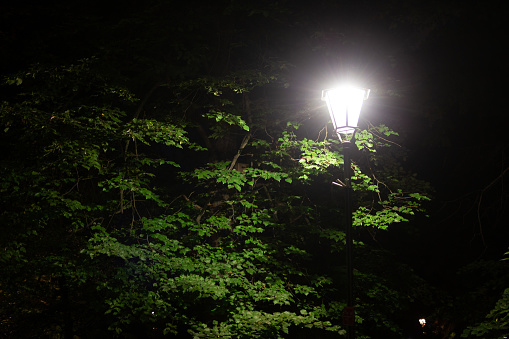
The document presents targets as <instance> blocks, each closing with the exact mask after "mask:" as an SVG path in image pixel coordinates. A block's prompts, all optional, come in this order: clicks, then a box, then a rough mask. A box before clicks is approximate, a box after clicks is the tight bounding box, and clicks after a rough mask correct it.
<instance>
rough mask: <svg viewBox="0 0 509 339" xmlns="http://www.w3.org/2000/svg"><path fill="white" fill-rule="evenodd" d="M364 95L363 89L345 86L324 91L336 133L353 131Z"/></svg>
mask: <svg viewBox="0 0 509 339" xmlns="http://www.w3.org/2000/svg"><path fill="white" fill-rule="evenodd" d="M365 96H366V90H365V89H359V88H355V87H347V86H345V87H339V88H335V89H331V90H328V91H326V92H325V101H326V102H327V106H328V108H329V113H330V116H331V120H332V123H333V125H334V129H335V130H336V132H337V133H341V134H350V133H353V132H354V131H355V128H356V127H357V124H358V122H359V116H360V113H361V108H362V103H363V101H364V99H365Z"/></svg>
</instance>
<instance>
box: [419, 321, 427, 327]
mask: <svg viewBox="0 0 509 339" xmlns="http://www.w3.org/2000/svg"><path fill="white" fill-rule="evenodd" d="M419 324H421V326H422V327H424V325H426V319H419Z"/></svg>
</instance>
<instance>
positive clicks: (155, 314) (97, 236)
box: [0, 2, 428, 338]
mask: <svg viewBox="0 0 509 339" xmlns="http://www.w3.org/2000/svg"><path fill="white" fill-rule="evenodd" d="M281 8H282V7H278V5H270V4H269V2H267V3H260V4H257V5H252V4H250V5H247V6H246V5H241V4H239V3H235V2H232V3H231V6H226V7H225V8H221V10H224V13H223V14H224V15H225V20H224V21H222V24H224V25H219V27H220V28H221V30H220V34H219V37H221V39H223V38H224V37H227V38H228V39H227V40H226V41H227V42H226V43H225V45H222V43H221V44H220V46H214V44H212V43H209V42H210V41H212V40H211V39H208V38H210V34H211V33H210V31H209V30H208V26H207V25H208V24H210V20H211V19H210V18H209V17H208V16H206V15H205V14H204V13H205V12H206V10H208V9H211V8H210V6H205V7H203V8H200V9H196V11H191V12H189V13H188V15H191V16H193V15H196V17H198V18H208V19H207V20H208V21H204V22H202V24H201V25H197V26H194V25H191V26H190V27H187V26H185V25H184V23H185V20H184V19H181V21H177V23H176V24H175V25H169V26H167V25H166V23H165V21H161V18H160V17H159V15H158V12H157V10H162V9H165V6H164V5H161V4H155V3H154V4H149V5H147V7H146V8H145V10H146V13H145V14H143V15H144V16H143V19H145V21H139V19H140V17H139V16H140V15H141V14H138V13H137V12H129V11H127V12H128V13H127V15H126V17H128V19H126V21H120V22H118V23H116V24H118V25H120V24H126V23H131V24H133V25H134V27H137V25H141V24H140V22H151V24H152V26H150V27H149V28H151V29H149V30H147V31H145V32H147V33H146V34H148V37H152V38H153V39H155V40H156V41H153V40H152V41H148V40H146V39H144V38H147V36H145V35H143V36H142V37H143V39H142V38H139V39H133V40H129V39H127V41H126V40H122V41H121V42H122V43H118V45H117V44H113V46H112V47H110V48H109V49H108V50H107V52H108V53H104V55H99V56H98V57H96V58H88V59H83V60H81V61H79V62H74V63H73V64H71V65H69V64H67V65H64V66H55V65H50V66H48V65H35V66H33V67H32V68H30V69H28V70H25V71H21V72H19V73H17V74H16V75H14V76H10V77H8V78H7V81H6V84H7V85H8V88H9V91H10V93H8V95H6V97H5V101H4V102H3V103H2V106H1V108H0V114H1V119H2V120H1V121H2V125H3V128H4V134H3V138H2V147H3V150H4V154H5V158H4V160H3V163H2V165H3V166H2V173H1V174H2V176H1V177H2V181H1V182H2V186H1V187H2V199H3V200H2V205H3V206H7V208H6V209H4V211H3V212H2V214H1V218H2V219H1V221H2V235H4V236H3V237H2V240H1V245H2V246H1V248H2V249H3V250H2V252H1V253H2V254H1V257H0V262H1V263H2V269H4V271H5V272H8V274H6V275H5V276H2V278H0V279H1V280H0V289H1V290H2V293H3V295H4V296H5V300H6V301H7V303H6V307H5V308H3V309H2V312H3V315H6V316H5V317H3V318H4V319H6V320H5V321H4V322H3V323H2V331H3V332H4V333H5V334H6V335H17V336H26V337H29V336H35V335H37V334H39V333H46V334H48V335H52V336H66V337H72V335H73V334H76V335H78V336H84V337H85V336H92V335H94V334H97V333H103V332H102V331H105V330H106V329H110V330H112V331H114V332H116V333H117V334H119V335H121V334H122V335H126V334H129V333H132V332H138V334H139V335H140V336H143V337H147V336H148V337H150V336H159V335H164V334H173V335H175V336H183V337H185V336H186V335H187V336H189V335H191V336H194V337H204V338H207V337H217V336H220V337H249V338H256V337H263V338H266V337H274V338H278V337H284V336H285V335H287V334H289V333H291V335H292V336H298V335H309V334H310V333H312V334H318V335H321V336H323V335H326V333H339V334H343V333H344V329H343V327H342V325H341V324H340V323H339V319H340V315H341V311H342V308H343V307H344V305H345V302H344V300H343V296H342V292H341V291H342V290H343V287H344V286H343V285H344V280H345V279H344V267H343V263H342V260H341V257H342V255H343V252H344V251H343V245H344V233H343V231H342V230H341V229H340V228H339V225H338V222H337V220H338V216H342V213H343V211H342V208H340V207H339V206H338V204H337V202H340V203H341V197H340V194H339V192H337V191H334V192H332V193H331V195H332V197H329V196H326V195H325V194H324V192H328V191H330V182H331V181H332V180H335V179H337V177H338V176H339V175H340V174H341V173H342V171H343V169H342V166H343V158H342V155H341V153H340V152H338V151H337V147H338V143H337V141H331V140H328V139H326V138H324V134H325V135H326V134H327V129H326V128H323V127H324V126H325V119H324V120H323V121H322V123H321V126H320V127H319V128H318V129H316V130H315V131H313V133H309V132H305V133H304V132H301V131H302V127H301V126H302V124H301V123H299V122H295V120H296V119H295V118H296V117H297V118H298V119H299V120H300V119H302V120H304V119H306V118H309V116H308V115H309V112H310V111H309V110H306V109H301V110H300V112H299V113H298V114H297V115H296V114H295V109H294V107H288V106H282V107H281V106H278V105H276V104H275V103H276V102H280V99H279V96H280V95H281V94H282V93H285V91H286V90H287V87H288V84H289V82H288V79H287V75H288V74H287V72H288V69H289V67H291V66H289V63H288V62H286V61H285V60H283V59H282V58H276V57H267V54H264V53H262V52H265V53H267V51H272V49H270V48H265V49H263V48H260V49H261V50H262V52H260V53H252V51H253V50H256V49H255V47H256V46H257V44H258V43H260V40H257V39H255V37H256V33H259V31H258V32H254V31H248V33H249V34H246V32H242V31H243V30H245V29H246V26H248V25H247V24H246V23H242V22H240V21H241V20H238V19H235V15H237V16H239V17H240V18H248V20H251V22H250V24H252V23H256V24H257V25H258V26H263V25H262V24H266V23H267V22H269V23H270V24H271V25H274V26H277V25H275V24H274V21H270V20H269V19H267V18H274V17H277V16H278V15H279V14H280V13H281V12H280V10H281ZM232 13H233V14H235V15H233V14H232ZM240 14H242V16H241V15H240ZM248 14H249V15H248ZM154 17H156V18H159V19H158V20H157V21H150V20H147V18H154ZM175 18H176V19H178V18H177V16H175ZM190 22H200V21H190ZM103 24H104V23H103ZM230 25H231V26H230ZM113 26H114V27H116V28H118V27H119V26H117V25H113ZM127 26H129V25H127ZM258 26H257V27H258ZM84 27H87V26H80V27H79V28H81V29H83V28H84ZM108 27H110V28H111V27H112V26H109V24H108ZM271 27H273V26H271ZM162 28H163V29H166V32H173V33H175V34H177V36H176V37H175V41H176V43H175V44H174V45H172V46H171V48H168V47H167V46H166V45H164V44H165V43H166V42H167V41H168V40H165V39H163V38H162V41H160V40H159V39H156V35H155V33H154V32H155V31H161V29H162ZM124 29H125V28H123V29H122V30H120V31H119V32H124ZM178 32H181V33H178ZM179 34H180V35H179ZM266 34H268V32H266ZM190 36H193V37H196V36H198V37H203V38H198V39H196V40H192V42H189V43H188V41H189V39H188V38H189V37H190ZM246 36H249V37H251V38H253V40H252V41H249V44H248V43H246V42H245V40H246ZM108 39H109V40H107V41H106V42H112V41H113V40H112V39H111V38H108ZM214 41H215V40H214ZM221 41H223V40H221ZM102 43H103V42H102V41H100V40H99V44H102ZM124 44H125V45H129V46H132V48H133V50H134V52H133V54H132V55H133V59H135V58H137V59H138V60H142V62H140V63H139V64H138V66H137V67H134V68H133V69H129V67H128V66H129V65H130V62H131V61H132V60H131V59H129V58H127V59H128V60H120V59H121V58H120V57H119V56H120V55H121V54H120V52H119V49H117V48H120V47H119V46H124ZM154 44H156V45H157V46H160V45H161V46H164V48H162V49H161V50H160V52H161V53H153V52H150V53H147V52H146V51H145V48H146V47H147V46H148V45H149V46H153V45H154ZM210 50H213V51H216V52H218V53H223V54H224V53H225V51H228V55H229V56H230V57H229V59H228V62H226V63H224V62H223V60H224V59H221V58H220V59H219V60H221V61H218V63H217V64H215V63H214V64H213V65H209V64H206V63H205V61H204V60H205V59H207V56H210V55H212V54H210V53H211V52H210ZM205 51H206V52H205ZM117 53H118V54H117ZM191 55H192V56H193V57H192V58H188V57H189V56H191ZM164 58H170V60H171V61H172V62H173V63H172V64H171V65H173V66H172V67H165V66H164V65H165V63H164V62H163V61H164ZM117 62H118V65H117V67H113V65H114V64H115V63H117ZM50 64H51V63H50ZM148 65H152V66H153V67H149V66H148ZM175 65H178V66H179V67H177V66H175ZM138 67H139V68H138ZM126 69H129V70H130V71H131V72H132V73H133V74H131V76H130V77H127V75H126V73H127V71H126ZM145 72H146V73H147V74H149V76H147V74H145ZM130 86H132V87H133V88H134V89H135V90H136V91H138V92H140V93H144V94H143V95H140V97H142V99H141V100H138V99H137V98H136V96H135V95H134V94H133V93H132V91H130V90H129V89H130ZM147 88H149V89H148V90H147ZM316 105H318V103H317V102H313V103H311V104H309V106H316ZM324 115H326V113H325V112H324ZM393 137H394V132H392V131H391V130H390V129H389V128H387V127H385V126H376V127H375V126H372V125H368V128H367V129H366V130H365V131H362V132H360V133H359V134H358V138H357V145H358V147H359V152H358V154H357V156H356V160H355V162H354V166H353V167H354V171H355V176H354V180H355V187H354V188H355V199H356V212H355V226H356V228H357V231H356V232H358V233H360V232H363V231H364V230H366V229H368V230H370V232H376V230H378V229H387V227H388V226H389V225H391V224H393V223H396V222H404V221H407V220H409V218H411V217H412V215H413V214H414V213H417V212H420V211H421V208H422V203H423V202H425V201H426V200H428V197H427V196H426V195H425V194H423V193H425V192H426V191H427V190H428V187H427V185H426V184H425V183H423V182H421V181H419V180H417V179H416V177H415V176H413V175H409V174H408V173H406V172H404V171H402V169H401V167H400V164H399V161H398V160H397V158H398V153H399V151H396V152H392V151H391V149H393V148H394V147H389V146H390V145H391V144H392V143H393V142H392V141H390V139H391V138H393ZM199 145H201V146H199ZM204 147H206V150H205V149H204ZM331 198H332V199H331ZM357 246H358V247H359V253H364V254H365V256H367V257H371V256H372V257H373V259H372V260H362V259H360V260H358V264H356V271H357V272H356V280H357V281H358V284H359V287H362V288H359V293H358V295H357V296H356V297H357V299H356V300H357V301H356V302H357V304H358V310H359V318H358V321H359V323H362V327H360V329H359V332H360V334H363V335H366V336H367V335H369V334H370V333H373V332H375V331H376V332H378V333H380V332H384V333H387V337H389V336H391V335H392V336H397V333H398V331H399V328H398V325H397V320H398V319H397V314H396V311H397V310H399V309H403V308H404V307H405V306H406V304H407V303H409V302H411V299H412V298H416V299H418V298H420V297H421V296H422V292H421V291H419V288H421V287H422V286H425V283H424V282H422V281H421V280H419V279H418V278H416V277H415V276H413V275H412V276H411V278H409V277H406V278H407V279H408V280H403V279H398V281H397V282H395V281H392V280H391V276H384V275H385V272H386V270H380V267H381V266H378V267H374V265H373V262H374V261H375V259H376V260H377V261H378V260H379V261H380V262H381V263H383V265H387V266H389V267H390V269H391V272H393V273H392V274H394V276H397V277H398V278H399V277H403V274H402V273H401V272H402V271H403V270H405V268H404V266H398V265H394V264H389V263H390V262H391V261H390V260H386V259H385V255H386V253H384V252H382V251H376V250H375V249H373V248H371V247H370V246H368V245H365V244H363V243H362V242H360V241H359V242H358V243H357ZM381 304H384V305H385V304H389V305H392V307H390V308H384V307H377V305H381ZM41 314H45V315H46V316H45V318H43V317H42V316H41ZM78 314H79V317H78V316H77V315H78ZM104 314H106V316H105V317H104ZM34 315H35V316H34ZM32 320H35V321H32ZM91 323H95V324H99V326H97V327H94V328H91V327H90V326H89V325H90V324H91ZM26 324H30V326H24V325H26ZM94 331H97V332H96V333H94Z"/></svg>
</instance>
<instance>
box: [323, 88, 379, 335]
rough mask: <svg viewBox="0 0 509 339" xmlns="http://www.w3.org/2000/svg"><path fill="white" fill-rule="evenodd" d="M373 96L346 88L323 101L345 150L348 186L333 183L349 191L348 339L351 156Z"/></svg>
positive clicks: (351, 317) (349, 320)
mask: <svg viewBox="0 0 509 339" xmlns="http://www.w3.org/2000/svg"><path fill="white" fill-rule="evenodd" d="M368 96H369V89H362V88H355V87H352V86H342V87H338V88H334V89H329V90H324V91H323V92H322V100H324V101H326V102H327V107H328V108H329V114H330V116H331V120H332V123H333V125H334V129H335V131H336V133H337V135H338V137H339V140H340V141H341V146H343V154H344V165H345V182H344V183H342V182H341V181H339V180H338V182H333V184H335V185H337V186H341V187H343V188H345V214H346V223H345V234H346V272H347V273H346V279H347V298H346V308H345V309H344V310H343V325H344V326H346V328H347V337H348V339H354V338H355V329H354V327H353V326H354V324H355V309H354V297H353V239H352V219H353V215H352V201H351V194H352V183H351V180H352V162H351V152H352V150H353V149H354V148H355V147H356V146H355V131H356V129H357V124H358V121H359V116H360V112H361V108H362V103H363V101H364V100H366V99H367V98H368ZM341 135H351V138H350V140H343V139H342V138H341Z"/></svg>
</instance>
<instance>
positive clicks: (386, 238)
mask: <svg viewBox="0 0 509 339" xmlns="http://www.w3.org/2000/svg"><path fill="white" fill-rule="evenodd" d="M156 3H158V2H157V1H147V2H143V3H142V2H136V1H124V2H119V3H110V2H104V1H102V2H100V1H87V2H84V1H72V2H67V3H64V2H57V1H53V2H51V1H47V2H41V1H16V2H14V1H11V2H3V4H2V5H0V75H2V76H6V75H9V74H13V73H15V72H16V71H18V70H21V69H24V68H26V67H28V66H29V65H30V64H33V63H54V64H64V63H68V62H73V60H76V59H79V58H83V57H90V56H93V55H99V56H101V57H102V58H104V59H105V60H107V62H108V63H109V64H110V65H118V68H119V69H118V72H119V74H122V75H123V76H125V77H130V78H131V80H130V81H131V83H132V86H133V88H134V90H135V92H137V94H138V95H139V96H140V97H143V96H144V95H145V94H146V93H147V91H148V90H149V89H150V84H151V83H153V82H154V81H155V78H156V74H162V73H164V72H159V73H157V72H156V71H154V69H156V68H157V67H161V65H159V64H158V65H150V64H148V63H145V59H147V58H153V59H156V60H158V61H159V62H160V63H161V64H164V62H165V59H164V51H165V44H171V41H172V40H177V41H183V40H185V39H187V40H189V39H191V41H193V39H196V40H195V42H196V46H195V47H196V48H199V44H200V42H201V41H204V40H206V39H207V38H208V36H207V34H204V33H203V32H196V33H197V34H196V35H194V32H195V31H194V30H193V27H192V26H193V21H192V20H196V18H201V19H203V20H205V21H206V22H207V23H208V24H209V25H210V31H211V32H213V31H214V30H215V29H220V28H218V27H223V26H222V25H226V26H228V25H229V23H228V20H231V19H228V18H225V17H223V16H222V15H223V14H222V9H223V7H224V6H225V5H226V4H227V3H228V2H227V1H218V2H208V3H207V5H206V10H203V11H201V9H202V7H201V6H202V2H200V1H186V2H185V4H184V3H180V2H176V1H175V2H172V1H168V2H160V3H161V4H164V5H162V6H161V8H163V9H165V10H166V12H164V11H162V12H161V13H153V12H143V9H146V8H150V6H151V5H154V4H156ZM238 4H239V6H241V4H242V2H240V1H239V2H238ZM261 7H264V8H266V10H267V11H268V13H269V14H270V15H268V16H267V19H266V21H263V20H261V21H260V20H258V21H255V20H252V18H251V17H249V16H248V17H245V18H244V19H242V20H239V22H242V24H239V23H238V22H236V23H235V25H238V29H237V30H236V31H235V32H236V33H235V34H236V36H232V37H230V38H231V39H233V40H234V39H238V38H239V37H241V38H242V39H246V40H249V41H256V43H254V45H257V46H258V47H259V50H257V51H253V54H255V52H256V54H260V51H262V54H264V55H265V56H266V57H267V58H277V59H278V60H285V61H287V63H288V64H289V65H291V66H290V71H289V72H288V73H287V77H288V79H287V81H288V84H289V87H288V88H287V89H286V90H285V91H281V93H280V96H279V97H278V98H276V99H275V100H277V104H279V105H290V106H295V109H296V110H298V109H302V108H303V107H304V109H306V110H308V111H310V112H312V113H311V114H308V115H307V118H306V120H303V121H302V122H303V123H304V127H303V129H304V130H305V131H307V132H308V133H310V134H312V133H315V132H316V131H317V130H319V129H320V128H322V127H323V125H324V123H325V122H326V119H327V117H326V112H325V109H324V107H320V106H319V105H321V103H320V102H319V97H320V91H321V90H322V89H323V88H327V87H330V85H332V84H333V83H334V82H336V81H338V80H340V79H344V78H351V79H356V80H358V81H359V82H361V83H363V84H364V85H365V86H366V87H369V88H371V89H372V94H371V97H370V99H369V101H368V102H366V105H365V108H364V111H363V119H365V120H366V121H369V122H371V123H375V124H376V123H384V124H386V125H388V126H390V127H391V128H393V129H394V130H396V131H398V132H399V133H400V136H401V140H400V141H401V146H402V148H404V149H405V151H407V162H406V166H408V167H409V168H410V169H411V170H412V171H414V172H416V173H417V174H418V177H419V178H421V179H424V180H427V181H429V182H430V183H431V184H432V186H433V187H434V190H435V192H434V199H433V202H432V203H431V204H430V206H429V213H428V214H429V217H428V218H422V219H419V220H416V221H415V222H413V223H412V224H411V225H408V224H405V225H397V226H394V227H392V229H391V231H390V232H388V233H385V234H381V235H379V237H378V239H377V240H378V244H379V245H380V246H381V247H384V248H387V249H390V250H391V251H394V252H395V253H397V254H398V255H399V257H400V258H401V260H403V261H404V262H406V263H408V264H409V265H410V266H411V267H412V268H413V269H414V270H415V271H416V272H418V273H420V274H421V275H422V276H423V277H424V278H425V279H426V280H428V281H429V282H431V283H432V284H434V285H435V286H437V287H438V288H442V289H444V290H447V291H448V292H450V293H452V294H453V295H454V294H455V293H458V294H460V293H463V292H464V291H465V289H464V288H473V287H472V286H475V282H472V284H473V285H469V282H468V281H467V282H465V277H464V276H461V275H459V274H458V272H459V271H458V270H460V269H461V268H462V267H465V266H466V265H468V264H471V263H473V262H478V261H479V260H496V261H498V260H500V259H502V258H503V256H504V253H505V252H506V251H507V247H508V246H509V242H508V240H507V239H508V235H509V227H508V226H509V225H508V223H507V212H506V209H507V206H508V205H507V203H508V195H507V190H506V188H505V174H506V170H507V169H508V168H509V154H507V152H506V151H507V150H508V142H507V131H506V122H507V119H506V117H505V115H506V111H507V108H506V100H505V98H506V97H507V93H506V87H507V86H506V85H505V83H506V81H507V80H506V77H507V61H506V60H507V53H506V52H505V50H506V46H505V45H506V42H507V37H506V34H507V33H506V32H507V28H508V27H507V23H506V20H507V11H505V9H504V8H503V6H502V2H501V1H483V2H476V3H473V4H471V3H469V2H460V1H426V2H424V1H400V0H394V1H383V2H382V1H380V2H379V1H355V2H353V1H345V2H343V1H332V0H330V1H327V0H318V1H283V2H279V3H278V5H277V6H273V7H271V2H263V3H262V5H261ZM281 8H282V9H284V11H281V12H277V11H279V9H281ZM275 12H277V13H275ZM137 13H138V15H136V14H137ZM163 13H164V15H167V18H166V20H167V21H168V25H169V26H171V24H170V23H171V21H172V20H174V19H175V18H177V17H182V16H183V17H186V16H188V17H189V18H190V19H189V21H188V22H186V21H185V20H180V21H178V22H179V25H182V30H183V31H189V32H191V33H189V34H187V35H185V34H183V35H182V36H177V35H174V36H165V34H169V33H168V32H169V31H171V32H172V34H173V33H174V32H175V31H174V30H173V28H174V27H173V28H172V29H169V30H168V32H167V31H165V29H167V28H168V27H169V26H166V25H165V24H164V20H163V21H162V22H163V23H161V22H157V24H154V22H153V21H152V20H154V18H159V15H162V14H163ZM225 21H226V23H225ZM182 22H186V25H187V26H184V24H182ZM218 22H220V23H221V24H217V23H218ZM216 24H217V25H216ZM232 25H233V23H232ZM177 28H178V27H177ZM177 31H178V30H177ZM220 43H221V42H218V44H220ZM191 45H192V42H191ZM147 47H150V48H147ZM317 51H318V52H317ZM227 57H228V56H227V53H226V51H225V53H224V54H223V55H217V54H215V55H210V56H209V57H208V58H207V62H205V63H204V66H203V67H204V71H210V69H215V70H220V68H221V67H220V66H221V62H222V60H224V59H225V58H227ZM237 57H239V56H237ZM243 57H244V58H245V60H246V63H249V62H251V56H250V55H245V56H243ZM171 60H172V59H171V58H169V59H167V61H166V62H167V66H166V67H168V69H171V68H172V67H177V68H178V67H186V66H185V63H184V64H182V65H180V64H178V63H177V64H172V61H171ZM207 63H208V64H207ZM150 67H153V68H150ZM217 72H218V74H220V73H221V72H220V71H217ZM2 92H3V94H2V96H3V97H7V96H8V90H7V89H5V88H2ZM364 123H366V122H364ZM467 279H468V278H467ZM467 285H468V286H467ZM465 286H467V287H465Z"/></svg>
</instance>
